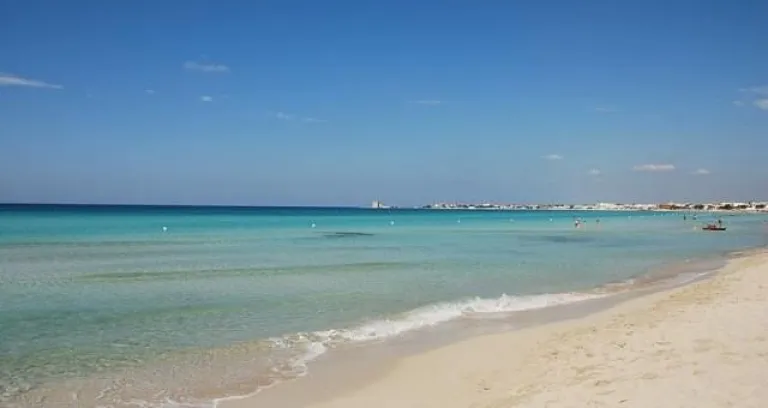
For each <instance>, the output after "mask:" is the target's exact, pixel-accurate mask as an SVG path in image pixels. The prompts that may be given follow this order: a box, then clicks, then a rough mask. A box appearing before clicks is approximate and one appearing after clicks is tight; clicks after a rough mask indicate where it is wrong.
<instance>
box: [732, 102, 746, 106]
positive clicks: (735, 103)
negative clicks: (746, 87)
mask: <svg viewBox="0 0 768 408" xmlns="http://www.w3.org/2000/svg"><path fill="white" fill-rule="evenodd" d="M731 103H733V104H734V105H736V106H744V102H742V101H733V102H731Z"/></svg>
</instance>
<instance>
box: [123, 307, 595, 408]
mask: <svg viewBox="0 0 768 408" xmlns="http://www.w3.org/2000/svg"><path fill="white" fill-rule="evenodd" d="M605 296H608V295H606V294H587V293H556V294H544V295H533V296H508V295H502V296H500V297H498V298H491V299H488V298H479V297H476V298H472V299H466V300H463V301H459V302H445V303H437V304H433V305H428V306H424V307H421V308H418V309H414V310H411V311H409V312H406V313H403V314H401V315H399V316H397V317H393V318H389V319H380V320H373V321H370V322H368V323H364V324H361V325H359V326H356V327H352V328H349V329H331V330H322V331H316V332H312V333H295V334H292V335H288V336H283V337H276V338H272V339H270V341H271V343H272V347H273V348H278V349H294V350H300V351H301V352H300V353H299V354H297V355H296V356H295V357H293V358H291V360H290V361H289V362H288V364H287V365H288V367H290V368H289V369H290V374H291V375H292V376H296V377H301V376H304V375H306V374H307V363H309V362H310V361H312V360H315V359H316V358H318V357H320V356H321V355H323V354H325V352H326V351H328V349H329V348H332V347H334V346H337V345H339V344H344V343H359V342H366V341H373V340H383V339H386V338H391V337H395V336H399V335H401V334H404V333H407V332H410V331H414V330H419V329H423V328H427V327H432V326H435V325H438V324H441V323H445V322H448V321H451V320H456V319H460V318H464V317H469V318H477V317H483V318H498V317H504V314H505V313H513V312H522V311H526V310H535V309H542V308H546V307H551V306H558V305H565V304H570V303H576V302H581V301H585V300H590V299H597V298H601V297H605ZM278 370H279V369H278ZM284 374H285V373H284ZM277 384H278V383H273V384H271V385H269V386H266V387H261V388H260V389H258V390H256V391H255V392H253V393H249V394H246V395H233V396H228V397H223V398H217V399H214V400H213V401H206V402H202V401H201V402H179V401H173V400H166V401H164V402H161V403H159V404H158V403H153V404H147V403H145V402H143V401H133V403H134V404H136V405H137V406H140V407H152V408H217V407H218V406H219V403H220V402H222V401H228V400H238V399H243V398H248V397H250V396H253V395H256V394H257V393H259V392H261V391H263V390H264V389H267V388H270V387H272V386H274V385H277Z"/></svg>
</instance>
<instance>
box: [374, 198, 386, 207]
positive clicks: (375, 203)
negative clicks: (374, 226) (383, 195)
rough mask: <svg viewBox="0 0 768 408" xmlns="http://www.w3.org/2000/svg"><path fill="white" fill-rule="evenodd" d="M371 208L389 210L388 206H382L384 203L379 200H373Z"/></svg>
mask: <svg viewBox="0 0 768 408" xmlns="http://www.w3.org/2000/svg"><path fill="white" fill-rule="evenodd" d="M371 208H389V206H386V205H384V203H382V202H381V201H379V200H373V202H372V203H371Z"/></svg>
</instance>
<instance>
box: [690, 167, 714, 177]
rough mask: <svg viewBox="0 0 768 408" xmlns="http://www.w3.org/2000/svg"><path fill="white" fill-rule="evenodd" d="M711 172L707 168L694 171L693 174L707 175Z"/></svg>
mask: <svg viewBox="0 0 768 408" xmlns="http://www.w3.org/2000/svg"><path fill="white" fill-rule="evenodd" d="M709 173H710V171H709V170H707V169H698V170H696V171H694V172H692V173H691V174H693V175H695V176H706V175H707V174H709Z"/></svg>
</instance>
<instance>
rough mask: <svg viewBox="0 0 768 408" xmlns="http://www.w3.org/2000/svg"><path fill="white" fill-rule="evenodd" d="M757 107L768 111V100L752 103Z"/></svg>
mask: <svg viewBox="0 0 768 408" xmlns="http://www.w3.org/2000/svg"><path fill="white" fill-rule="evenodd" d="M752 104H753V105H755V107H757V108H758V109H762V110H768V99H758V100H756V101H754V102H752Z"/></svg>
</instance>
